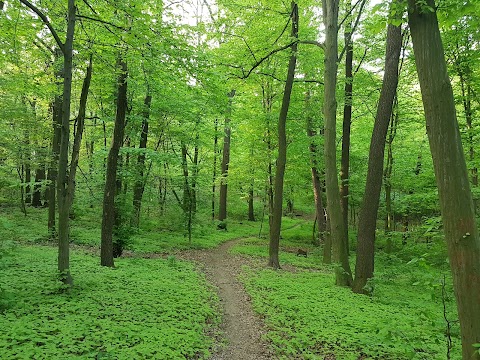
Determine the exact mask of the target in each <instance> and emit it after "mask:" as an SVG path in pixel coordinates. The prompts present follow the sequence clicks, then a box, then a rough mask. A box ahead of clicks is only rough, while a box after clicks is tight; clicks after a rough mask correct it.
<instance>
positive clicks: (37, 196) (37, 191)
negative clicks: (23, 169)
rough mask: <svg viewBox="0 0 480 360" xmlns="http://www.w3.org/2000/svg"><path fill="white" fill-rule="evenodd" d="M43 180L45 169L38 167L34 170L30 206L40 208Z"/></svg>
mask: <svg viewBox="0 0 480 360" xmlns="http://www.w3.org/2000/svg"><path fill="white" fill-rule="evenodd" d="M44 180H45V168H44V167H39V168H37V169H36V170H35V185H34V186H33V193H32V206H33V207H36V208H39V207H42V184H41V183H42V181H44Z"/></svg>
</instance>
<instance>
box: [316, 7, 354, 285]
mask: <svg viewBox="0 0 480 360" xmlns="http://www.w3.org/2000/svg"><path fill="white" fill-rule="evenodd" d="M322 4H323V21H324V24H325V70H324V71H325V72H324V100H323V101H324V106H323V112H324V117H325V151H324V152H325V155H324V156H325V186H326V189H327V209H328V216H329V218H330V227H331V231H330V234H331V239H332V240H331V241H332V258H333V262H335V263H337V265H338V266H337V269H336V284H337V285H340V286H350V285H351V283H352V272H351V270H350V264H349V263H348V254H347V238H346V233H345V226H344V223H343V215H342V207H341V203H340V201H341V198H340V192H339V191H338V176H337V150H336V128H337V124H336V122H337V100H336V93H335V91H336V86H337V69H338V66H337V60H338V38H337V36H338V0H323V2H322Z"/></svg>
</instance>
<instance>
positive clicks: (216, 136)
mask: <svg viewBox="0 0 480 360" xmlns="http://www.w3.org/2000/svg"><path fill="white" fill-rule="evenodd" d="M214 131H215V134H214V137H213V179H212V220H214V219H215V191H216V181H217V154H218V119H215V130H214Z"/></svg>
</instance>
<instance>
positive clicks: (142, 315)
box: [0, 247, 218, 359]
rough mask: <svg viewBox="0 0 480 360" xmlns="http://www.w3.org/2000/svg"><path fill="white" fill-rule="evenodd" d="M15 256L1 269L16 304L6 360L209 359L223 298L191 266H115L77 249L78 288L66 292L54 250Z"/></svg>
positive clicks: (5, 321)
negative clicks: (219, 299)
mask: <svg viewBox="0 0 480 360" xmlns="http://www.w3.org/2000/svg"><path fill="white" fill-rule="evenodd" d="M15 255H16V256H15V257H9V258H8V259H7V266H6V267H4V268H2V269H0V286H1V287H3V288H5V289H8V293H9V294H10V295H11V297H13V298H14V299H15V302H11V303H10V307H9V308H7V309H5V310H4V314H3V315H2V316H0V327H1V328H2V329H3V330H2V333H1V334H0V348H1V349H2V355H1V357H2V358H5V359H9V358H25V359H26V358H36V359H67V358H68V359H87V358H89V359H94V358H97V359H98V358H103V359H134V358H163V359H175V358H177V359H178V358H187V359H194V358H195V359H197V358H202V359H203V358H208V357H209V354H210V353H209V348H210V347H211V346H212V339H210V338H209V337H208V336H207V331H209V329H210V328H211V327H212V326H214V325H215V324H216V322H217V320H218V318H217V315H216V312H215V303H216V301H217V299H216V298H215V297H214V296H213V295H212V292H211V291H210V289H208V288H207V285H206V282H205V279H204V278H203V276H201V275H199V274H198V273H197V272H196V271H195V270H194V268H193V266H192V265H190V264H188V263H185V262H182V261H178V260H172V259H167V260H162V259H155V260H144V259H119V260H117V268H115V269H110V268H105V267H100V266H99V265H98V261H97V259H96V258H93V257H91V256H88V255H82V254H81V253H79V252H73V254H72V255H73V256H72V265H71V268H72V272H74V273H75V274H76V276H75V285H74V287H73V289H72V290H71V291H70V292H68V293H64V292H62V291H61V289H60V287H61V284H60V283H59V282H58V281H57V280H56V274H55V270H54V269H55V250H54V249H51V248H49V247H25V248H23V247H22V248H19V249H17V251H16V253H15ZM172 264H174V266H172Z"/></svg>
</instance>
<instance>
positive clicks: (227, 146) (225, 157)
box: [218, 90, 235, 221]
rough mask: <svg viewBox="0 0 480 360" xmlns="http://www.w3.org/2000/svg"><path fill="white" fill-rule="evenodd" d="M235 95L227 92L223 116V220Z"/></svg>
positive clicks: (220, 206) (222, 217)
mask: <svg viewBox="0 0 480 360" xmlns="http://www.w3.org/2000/svg"><path fill="white" fill-rule="evenodd" d="M234 96H235V90H232V91H231V92H230V93H228V97H229V100H228V109H227V116H226V117H225V136H224V138H223V157H222V179H221V183H220V199H219V201H220V203H219V206H218V220H220V221H224V220H225V219H226V218H227V177H228V164H229V163H230V114H231V112H232V98H233V97H234Z"/></svg>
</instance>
